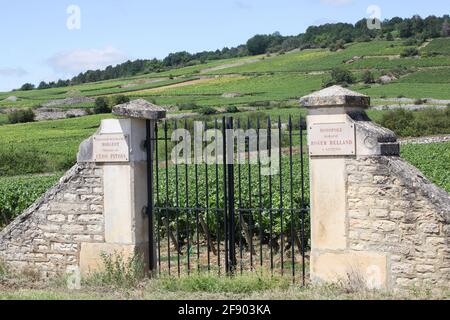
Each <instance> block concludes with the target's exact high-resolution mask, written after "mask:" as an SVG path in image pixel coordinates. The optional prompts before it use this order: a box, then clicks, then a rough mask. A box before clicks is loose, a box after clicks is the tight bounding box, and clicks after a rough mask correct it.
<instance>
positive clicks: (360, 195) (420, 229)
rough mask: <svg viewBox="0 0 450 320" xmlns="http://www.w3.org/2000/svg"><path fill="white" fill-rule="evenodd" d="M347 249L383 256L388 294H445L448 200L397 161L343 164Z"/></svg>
mask: <svg viewBox="0 0 450 320" xmlns="http://www.w3.org/2000/svg"><path fill="white" fill-rule="evenodd" d="M346 169H347V208H348V211H347V212H348V220H347V221H348V224H347V232H348V235H347V238H348V243H347V246H348V249H349V250H352V251H370V252H380V253H383V254H387V261H388V262H387V263H388V265H387V268H388V270H387V282H388V283H387V284H388V287H391V288H411V287H414V286H416V287H431V288H438V287H439V288H448V287H449V283H450V247H449V235H450V228H449V221H450V196H449V194H448V193H446V192H445V191H443V190H441V189H439V188H438V187H436V186H435V185H433V184H432V183H431V182H430V181H428V180H427V179H426V178H424V177H423V176H422V174H421V173H420V172H419V171H418V170H417V169H416V168H414V167H413V166H411V165H409V164H407V163H406V162H404V161H403V160H401V159H400V158H398V157H366V158H358V159H347V160H346Z"/></svg>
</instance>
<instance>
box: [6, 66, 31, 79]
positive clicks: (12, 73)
mask: <svg viewBox="0 0 450 320" xmlns="http://www.w3.org/2000/svg"><path fill="white" fill-rule="evenodd" d="M27 74H28V72H27V71H26V70H24V69H22V68H0V76H2V77H23V76H25V75H27Z"/></svg>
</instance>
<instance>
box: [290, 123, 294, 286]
mask: <svg viewBox="0 0 450 320" xmlns="http://www.w3.org/2000/svg"><path fill="white" fill-rule="evenodd" d="M292 167H293V165H292V118H291V116H290V115H289V192H290V199H291V208H290V216H291V255H292V283H295V238H294V237H295V233H294V187H293V180H294V179H293V172H292Z"/></svg>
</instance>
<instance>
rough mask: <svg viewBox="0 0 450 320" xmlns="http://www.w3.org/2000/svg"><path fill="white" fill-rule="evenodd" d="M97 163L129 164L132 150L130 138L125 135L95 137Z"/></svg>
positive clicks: (95, 159) (95, 158)
mask: <svg viewBox="0 0 450 320" xmlns="http://www.w3.org/2000/svg"><path fill="white" fill-rule="evenodd" d="M94 161H95V162H128V161H130V148H129V142H128V136H127V135H123V134H102V135H95V136H94Z"/></svg>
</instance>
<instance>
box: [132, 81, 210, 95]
mask: <svg viewBox="0 0 450 320" xmlns="http://www.w3.org/2000/svg"><path fill="white" fill-rule="evenodd" d="M212 80H215V78H202V79H196V80H190V81H186V82H181V83H175V84H169V85H167V86H164V87H158V88H152V89H145V90H139V91H133V93H151V92H161V91H164V90H167V89H173V88H179V87H186V86H192V85H196V84H200V83H205V82H209V81H212Z"/></svg>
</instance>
